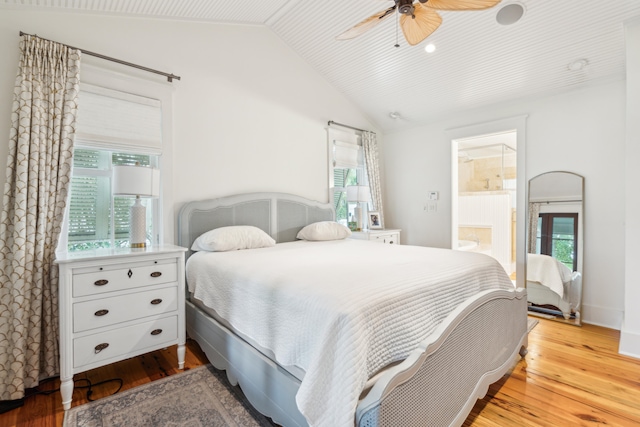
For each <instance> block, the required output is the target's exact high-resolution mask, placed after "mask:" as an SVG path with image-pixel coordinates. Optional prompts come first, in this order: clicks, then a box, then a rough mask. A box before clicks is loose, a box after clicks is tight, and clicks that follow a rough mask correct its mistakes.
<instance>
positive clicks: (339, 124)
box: [328, 120, 375, 135]
mask: <svg viewBox="0 0 640 427" xmlns="http://www.w3.org/2000/svg"><path fill="white" fill-rule="evenodd" d="M328 125H329V126H331V125H336V126H342V127H343V128H349V129H353V130H357V131H358V132H371V131H370V130H364V129H359V128H354V127H353V126H349V125H343V124H342V123H338V122H334V121H333V120H329V122H328ZM371 133H372V134H374V135H375V132H371Z"/></svg>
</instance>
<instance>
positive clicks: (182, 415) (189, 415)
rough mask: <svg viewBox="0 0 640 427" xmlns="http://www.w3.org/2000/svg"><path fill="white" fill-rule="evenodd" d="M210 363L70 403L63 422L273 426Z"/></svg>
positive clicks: (81, 425)
mask: <svg viewBox="0 0 640 427" xmlns="http://www.w3.org/2000/svg"><path fill="white" fill-rule="evenodd" d="M273 425H274V424H272V423H271V422H270V421H269V420H268V419H267V418H265V417H264V416H262V415H260V414H259V413H258V412H257V411H256V410H255V409H253V408H252V407H251V405H250V404H249V403H248V402H247V400H246V398H245V397H244V395H243V394H242V391H240V389H239V387H233V386H231V385H230V384H229V382H228V381H227V378H226V375H225V374H224V373H223V372H221V371H218V370H216V369H215V368H213V367H212V366H211V365H204V366H199V367H197V368H193V369H190V370H188V371H186V372H184V373H180V374H176V375H171V376H169V377H166V378H163V379H160V380H157V381H153V382H150V383H148V384H144V385H142V386H139V387H135V388H132V389H129V390H126V391H123V392H121V393H118V394H115V395H113V396H109V397H105V398H102V399H99V400H96V401H95V402H90V403H87V404H84V405H80V406H77V407H74V408H71V409H70V410H69V411H67V412H66V414H65V419H64V427H106V426H127V427H137V426H154V427H159V426H171V427H181V426H184V427H186V426H189V427H191V426H194V427H205V426H215V427H249V426H251V427H253V426H255V427H272V426H273Z"/></svg>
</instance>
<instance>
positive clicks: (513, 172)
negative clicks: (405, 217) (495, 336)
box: [452, 130, 518, 279]
mask: <svg viewBox="0 0 640 427" xmlns="http://www.w3.org/2000/svg"><path fill="white" fill-rule="evenodd" d="M453 143H454V144H457V163H458V188H457V198H458V214H457V215H453V216H452V220H453V221H455V220H457V223H458V224H457V228H458V241H457V244H456V242H453V247H454V248H455V249H457V250H461V251H470V252H480V253H484V254H486V255H489V256H491V257H493V258H495V259H496V260H497V261H498V262H500V264H501V265H502V267H503V268H504V269H505V271H506V272H507V274H508V275H509V276H510V277H511V278H512V279H515V276H516V239H515V234H516V233H515V232H516V213H517V207H516V202H517V191H516V187H517V153H518V151H517V131H515V130H509V131H506V132H502V133H498V134H489V135H478V136H473V137H470V138H464V139H458V140H454V141H453Z"/></svg>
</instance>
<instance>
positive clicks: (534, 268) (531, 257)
mask: <svg viewBox="0 0 640 427" xmlns="http://www.w3.org/2000/svg"><path fill="white" fill-rule="evenodd" d="M527 280H529V281H532V282H538V283H540V284H541V285H543V286H546V287H548V288H549V289H551V290H552V291H553V292H555V293H556V294H558V295H559V296H560V298H562V297H564V285H563V283H564V282H569V281H571V270H570V269H569V267H567V266H566V265H564V264H563V263H561V262H560V261H558V260H557V259H555V258H552V257H550V256H549V255H540V254H528V255H527Z"/></svg>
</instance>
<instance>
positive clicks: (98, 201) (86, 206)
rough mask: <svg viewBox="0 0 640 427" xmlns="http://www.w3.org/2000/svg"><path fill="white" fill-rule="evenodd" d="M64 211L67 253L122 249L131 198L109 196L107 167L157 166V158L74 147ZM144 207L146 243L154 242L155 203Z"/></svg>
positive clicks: (109, 174)
mask: <svg viewBox="0 0 640 427" xmlns="http://www.w3.org/2000/svg"><path fill="white" fill-rule="evenodd" d="M73 157H74V158H73V175H72V177H71V196H70V198H69V210H68V217H67V221H68V225H67V227H68V234H67V250H68V251H78V250H87V249H97V248H110V247H123V246H126V245H127V242H128V240H129V217H130V215H129V208H130V206H131V205H132V204H133V199H132V198H126V197H112V195H111V166H114V165H135V164H136V163H139V164H140V165H142V166H154V167H156V166H157V161H158V159H157V156H152V155H148V154H129V153H115V152H111V151H107V150H97V149H90V148H76V149H75V150H74V153H73ZM143 203H146V205H147V240H148V243H153V242H154V240H155V239H154V237H153V236H156V235H157V232H156V231H155V230H154V224H155V222H156V221H154V218H155V217H156V216H157V215H156V211H157V203H156V202H155V201H153V200H146V201H143Z"/></svg>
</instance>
